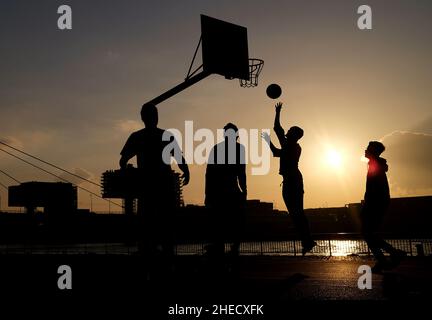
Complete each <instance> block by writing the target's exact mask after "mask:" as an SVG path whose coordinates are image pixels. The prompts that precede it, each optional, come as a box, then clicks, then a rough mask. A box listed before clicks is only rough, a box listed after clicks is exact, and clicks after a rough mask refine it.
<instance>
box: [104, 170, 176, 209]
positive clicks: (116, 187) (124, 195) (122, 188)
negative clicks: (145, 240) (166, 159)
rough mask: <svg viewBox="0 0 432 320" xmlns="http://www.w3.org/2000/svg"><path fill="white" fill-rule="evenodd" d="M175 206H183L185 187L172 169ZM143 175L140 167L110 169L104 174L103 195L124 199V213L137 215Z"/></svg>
mask: <svg viewBox="0 0 432 320" xmlns="http://www.w3.org/2000/svg"><path fill="white" fill-rule="evenodd" d="M172 177H173V180H174V182H173V186H174V196H175V204H174V207H175V208H179V207H183V206H184V201H183V187H182V183H181V176H180V174H179V173H178V172H175V171H174V170H172ZM141 178H142V177H140V174H139V169H137V168H134V167H132V166H131V165H130V166H128V167H127V168H126V169H124V170H122V169H121V170H108V171H105V172H104V173H103V174H102V178H101V185H102V197H103V198H110V199H122V200H123V213H125V214H126V215H135V214H136V213H137V199H138V198H139V197H140V192H142V186H141V185H142V180H141Z"/></svg>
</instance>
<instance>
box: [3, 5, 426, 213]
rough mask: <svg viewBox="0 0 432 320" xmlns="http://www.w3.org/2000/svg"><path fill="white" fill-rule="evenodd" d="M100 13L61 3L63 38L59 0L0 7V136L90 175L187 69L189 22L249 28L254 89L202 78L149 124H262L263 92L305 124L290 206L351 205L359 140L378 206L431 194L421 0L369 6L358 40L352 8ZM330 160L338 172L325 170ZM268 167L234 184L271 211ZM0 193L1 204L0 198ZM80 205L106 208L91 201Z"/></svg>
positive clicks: (360, 171) (189, 197)
mask: <svg viewBox="0 0 432 320" xmlns="http://www.w3.org/2000/svg"><path fill="white" fill-rule="evenodd" d="M101 3H102V2H97V1H96V2H92V3H91V4H90V3H88V2H82V1H70V5H71V7H72V9H73V19H74V20H73V30H71V31H59V30H57V29H56V19H57V16H58V15H57V14H56V8H57V7H58V5H60V4H61V3H60V2H58V1H44V4H35V3H33V2H31V1H22V2H20V3H18V4H17V3H15V2H13V1H2V3H1V5H0V21H2V28H0V38H2V39H3V41H2V43H1V45H0V46H1V51H0V52H1V55H2V59H0V70H1V71H0V74H1V76H0V139H2V140H3V141H7V142H11V143H13V144H14V145H15V146H18V147H20V148H23V149H24V150H25V151H27V152H30V153H33V154H35V155H38V156H40V157H42V158H44V159H46V160H49V161H52V162H54V163H55V164H58V165H60V166H62V167H65V168H67V169H69V170H76V169H77V168H79V170H82V171H81V172H86V173H88V175H89V176H91V177H92V178H93V179H94V180H95V181H99V178H100V174H101V173H102V172H104V171H105V170H108V169H114V168H117V166H118V159H119V152H120V150H121V148H122V146H123V144H124V142H125V140H126V138H127V137H128V135H129V134H130V133H131V132H132V131H133V130H136V129H137V128H139V127H140V126H141V123H140V121H139V110H140V106H141V104H142V103H144V102H146V101H148V100H150V99H152V98H154V97H155V96H157V95H159V94H160V93H162V92H163V91H165V90H167V89H170V88H171V87H173V86H174V85H176V84H178V83H180V82H181V81H182V79H183V78H184V76H185V75H186V72H187V68H188V66H189V63H190V60H191V58H192V55H193V51H194V49H195V46H196V44H197V42H198V39H199V35H200V19H199V15H200V14H201V13H203V14H207V15H210V16H214V17H216V18H219V19H223V20H227V21H231V22H234V23H237V24H240V25H243V26H246V27H247V28H248V36H249V52H250V56H251V57H258V58H262V59H264V60H265V67H264V70H263V72H262V74H261V76H260V79H259V86H258V87H257V88H253V89H243V88H240V87H239V85H238V81H237V80H232V81H228V80H225V79H224V78H223V77H221V76H216V75H214V76H211V77H209V78H207V79H205V80H203V81H201V82H200V83H198V84H196V85H194V86H193V87H191V88H189V89H187V90H186V91H184V92H182V93H180V94H178V95H177V96H174V97H173V98H171V99H169V100H167V101H166V102H164V103H162V104H160V105H159V110H160V111H159V112H160V115H159V117H160V127H162V128H177V129H179V130H183V128H184V121H185V120H192V121H194V127H195V128H209V129H212V130H216V129H218V128H221V127H223V126H224V125H225V124H226V123H227V122H234V123H236V124H237V126H238V127H241V128H245V129H264V128H272V123H273V116H274V108H273V105H274V102H275V101H272V100H270V99H269V98H267V97H266V95H265V88H266V86H267V85H268V84H270V83H278V84H279V85H281V87H282V89H283V95H282V97H281V101H283V102H284V105H285V106H284V109H283V114H282V125H283V126H284V127H285V128H288V126H291V125H298V126H301V127H302V128H303V129H304V130H305V136H304V138H303V139H302V140H301V141H300V143H301V145H302V148H303V153H302V158H301V160H300V168H301V170H302V172H303V175H304V183H305V207H324V206H342V205H344V204H346V203H350V202H359V201H360V200H361V199H362V196H363V192H364V182H365V173H366V165H365V163H364V162H361V161H360V159H361V156H362V154H363V150H364V148H365V147H366V145H367V143H368V141H369V140H380V139H383V141H384V144H386V145H387V151H386V152H385V153H384V154H383V156H384V157H387V159H388V161H389V165H390V171H389V180H390V184H391V192H392V196H395V197H396V196H406V195H420V194H431V192H432V183H431V182H430V181H432V179H429V178H430V177H431V170H430V169H431V168H430V163H431V162H430V161H429V159H431V155H430V154H429V152H426V151H425V148H426V149H427V148H428V147H429V149H430V150H432V148H430V145H431V135H432V121H431V116H432V114H431V111H430V110H431V107H430V101H431V98H432V91H431V90H430V84H431V83H432V81H431V80H432V79H431V77H432V76H431V74H432V73H431V71H432V66H431V60H430V57H431V56H432V47H431V44H430V31H431V29H432V21H431V19H430V16H431V15H432V4H431V3H430V2H429V1H416V2H415V3H414V2H410V1H369V5H370V6H371V7H372V10H373V30H370V31H360V30H358V29H357V27H356V21H357V17H358V15H357V13H356V9H357V6H358V5H359V4H361V3H360V2H357V1H353V2H350V1H326V2H325V3H323V2H321V1H266V2H265V3H263V1H255V2H254V1H252V2H251V1H247V2H246V1H236V2H235V3H234V2H232V1H218V2H217V3H216V2H214V3H211V4H210V3H202V2H197V1H184V2H183V1H182V3H181V4H180V3H178V2H175V1H162V2H156V1H148V2H147V1H146V2H145V3H143V2H138V1H130V2H128V1H126V2H121V3H118V2H117V3H115V2H110V1H104V2H103V4H104V5H103V10H100V5H101ZM402 132H405V133H402ZM273 137H274V135H273ZM404 150H409V154H411V155H413V156H412V158H407V157H406V153H404V152H403V151H404ZM329 151H333V152H335V153H337V154H339V155H340V165H339V166H336V167H335V166H333V165H332V164H331V163H328V161H327V155H328V152H329ZM428 164H429V165H428ZM0 168H2V169H3V170H5V171H7V172H9V173H11V174H13V175H14V176H15V177H16V178H17V179H19V180H20V181H30V180H44V181H52V178H50V177H49V176H46V175H44V174H43V173H39V172H37V171H35V170H34V169H32V168H28V167H26V165H24V164H21V163H17V162H16V161H15V160H13V159H11V158H10V157H8V156H7V155H4V154H0ZM204 170H205V166H195V165H194V166H192V167H191V173H192V176H191V183H190V185H189V186H187V188H185V190H184V198H185V201H186V203H198V204H202V203H203V200H204V194H203V192H204ZM277 172H278V162H277V160H274V159H272V162H271V170H270V173H269V174H268V175H265V176H251V175H249V176H248V185H249V186H248V190H249V197H250V198H256V199H261V200H263V201H270V202H274V203H275V205H276V207H278V208H281V209H283V208H284V206H283V202H282V197H281V194H280V193H281V189H280V187H279V184H280V182H281V177H280V176H279V175H278V173H277ZM0 182H2V183H4V184H6V185H10V184H13V182H12V181H10V180H8V179H7V178H6V177H4V176H0ZM83 186H85V187H90V186H88V185H85V184H83ZM94 191H96V192H99V190H97V189H94ZM0 196H1V198H2V201H1V208H5V207H6V200H5V199H6V193H5V191H4V190H1V191H0ZM92 205H93V209H96V210H104V211H106V210H108V206H107V204H106V203H104V202H101V201H99V200H97V199H95V198H93V199H92ZM80 206H81V207H89V206H90V196H89V195H88V194H85V193H81V192H80Z"/></svg>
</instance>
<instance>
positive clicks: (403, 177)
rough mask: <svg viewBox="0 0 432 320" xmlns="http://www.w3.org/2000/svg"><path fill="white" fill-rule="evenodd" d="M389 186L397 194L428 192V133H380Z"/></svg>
mask: <svg viewBox="0 0 432 320" xmlns="http://www.w3.org/2000/svg"><path fill="white" fill-rule="evenodd" d="M381 141H382V142H383V143H384V145H385V146H386V151H385V153H384V155H383V156H384V157H385V158H387V159H388V162H389V165H390V169H389V179H390V182H391V185H392V190H393V191H396V193H397V194H400V195H415V194H428V193H429V194H431V193H432V134H427V133H417V132H408V131H395V132H392V133H390V134H388V135H386V136H384V137H383V138H382V139H381Z"/></svg>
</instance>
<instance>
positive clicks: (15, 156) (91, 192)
mask: <svg viewBox="0 0 432 320" xmlns="http://www.w3.org/2000/svg"><path fill="white" fill-rule="evenodd" d="M0 151H2V152H4V153H7V154H8V155H10V156H12V157H14V158H16V159H18V160H21V161H23V162H25V163H27V164H28V165H31V166H32V167H35V168H37V169H39V170H41V171H43V172H45V173H47V174H49V175H52V176H54V177H56V178H57V179H60V180H63V181H65V182H68V183H71V182H70V181H68V180H66V179H65V178H62V177H60V176H58V175H56V174H54V173H52V172H49V171H48V170H45V169H44V168H41V167H39V166H37V165H35V164H33V163H31V162H29V161H27V160H25V159H23V158H20V157H18V156H17V155H15V154H13V153H10V152H8V151H6V150H4V149H1V148H0ZM72 184H73V183H72ZM73 185H75V186H76V187H77V188H79V189H81V190H84V191H86V192H88V193H90V194H92V195H94V196H96V197H98V198H100V199H102V200H105V201H107V202H109V203H112V204H114V205H116V206H118V207H120V208H123V206H122V205H119V204H118V203H115V202H113V201H111V200H108V199H105V198H103V197H101V196H100V195H98V194H97V193H94V192H93V191H90V190H88V189H86V188H83V187H80V186H78V185H76V184H73Z"/></svg>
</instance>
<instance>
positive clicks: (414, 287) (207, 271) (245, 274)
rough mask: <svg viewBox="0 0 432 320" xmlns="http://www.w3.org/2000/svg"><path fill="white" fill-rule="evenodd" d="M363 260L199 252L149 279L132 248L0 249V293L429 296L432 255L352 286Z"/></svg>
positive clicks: (161, 302) (205, 297) (180, 299)
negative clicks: (366, 285)
mask: <svg viewBox="0 0 432 320" xmlns="http://www.w3.org/2000/svg"><path fill="white" fill-rule="evenodd" d="M62 264H67V265H70V266H71V268H72V271H73V278H72V279H73V288H72V290H71V291H60V290H59V289H58V287H57V280H58V278H59V274H58V273H57V268H58V266H59V265H62ZM360 265H371V266H372V265H373V261H372V260H370V259H366V258H360V257H352V258H349V257H345V258H338V257H332V258H323V257H305V258H299V257H296V258H294V257H277V256H247V257H241V258H240V261H239V263H238V267H237V268H236V269H234V270H231V271H229V270H228V269H227V268H226V267H222V268H216V267H215V265H214V264H212V263H210V262H209V261H207V260H206V259H205V258H203V257H199V256H195V257H192V256H191V257H185V256H183V257H178V259H177V261H176V268H175V271H174V272H168V273H167V272H166V271H164V270H163V269H162V268H160V267H159V268H157V272H155V273H154V275H153V277H152V278H151V279H150V280H148V278H147V273H146V272H144V263H143V261H142V260H141V259H140V258H139V257H137V256H107V255H88V256H83V255H64V256H62V255H55V256H54V255H46V256H45V255H44V256H42V255H0V272H1V273H0V283H1V286H0V293H1V295H2V297H4V296H5V295H9V296H10V297H17V296H18V297H19V298H20V299H23V296H26V295H28V296H29V297H34V296H38V297H48V298H50V297H53V296H57V297H60V298H62V299H66V300H65V301H67V299H69V298H70V297H79V298H81V297H85V299H83V300H86V301H89V299H93V298H94V297H103V298H104V299H105V300H106V301H110V300H114V301H120V300H127V301H130V305H133V303H134V302H133V301H140V303H147V306H150V307H155V308H156V311H157V312H162V313H164V312H165V311H166V310H167V308H168V307H169V306H173V305H176V304H178V305H184V306H188V305H208V306H211V305H213V304H239V303H241V304H264V305H267V313H268V312H270V311H268V310H278V312H287V311H289V310H291V308H292V306H297V307H299V306H304V305H305V303H306V306H309V305H310V304H312V305H316V303H318V304H320V306H322V302H326V305H328V302H330V301H345V302H346V301H348V302H349V301H351V302H355V303H357V305H358V303H362V301H364V302H367V303H371V302H372V303H375V304H376V303H377V302H378V303H381V302H382V303H387V302H388V301H390V302H391V301H393V302H396V303H399V301H404V305H406V302H407V301H411V302H413V301H416V302H418V301H420V300H421V301H425V300H426V299H430V298H431V297H432V294H431V292H430V290H429V288H432V258H423V259H422V258H407V260H405V261H403V262H402V264H401V265H400V266H399V267H397V268H396V269H394V270H392V271H388V272H385V273H384V274H382V275H373V277H372V289H371V290H368V289H365V290H360V289H359V288H358V286H357V281H358V278H359V276H360V274H359V273H357V269H358V267H359V266H360ZM44 299H45V298H44ZM296 301H297V302H296ZM330 305H331V302H330ZM272 308H273V309H272ZM274 308H277V309H274ZM302 308H303V307H302ZM143 310H145V309H143ZM164 314H165V313H164ZM156 318H158V317H156Z"/></svg>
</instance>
